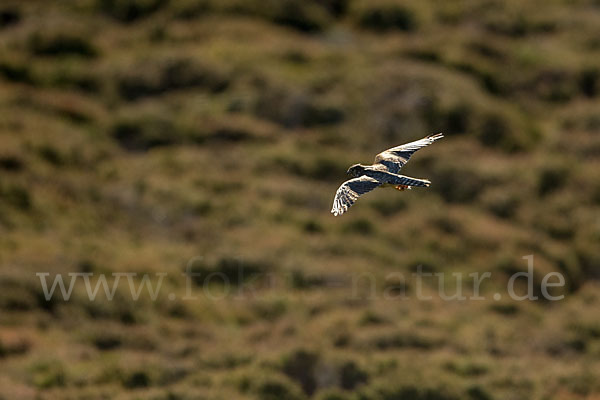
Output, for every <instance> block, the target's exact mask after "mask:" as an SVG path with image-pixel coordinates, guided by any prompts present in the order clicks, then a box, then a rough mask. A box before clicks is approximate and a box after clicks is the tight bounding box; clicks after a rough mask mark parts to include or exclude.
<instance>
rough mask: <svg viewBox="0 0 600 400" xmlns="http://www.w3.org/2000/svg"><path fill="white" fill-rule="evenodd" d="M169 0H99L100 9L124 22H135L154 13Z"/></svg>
mask: <svg viewBox="0 0 600 400" xmlns="http://www.w3.org/2000/svg"><path fill="white" fill-rule="evenodd" d="M168 1H169V0H98V7H99V8H100V10H102V11H103V12H105V13H106V14H108V15H110V16H111V17H113V18H115V19H117V20H119V21H122V22H133V21H136V20H138V19H140V18H143V17H146V16H148V15H151V14H153V13H154V12H156V11H158V10H159V9H160V8H162V7H163V6H164V5H165V4H167V3H168Z"/></svg>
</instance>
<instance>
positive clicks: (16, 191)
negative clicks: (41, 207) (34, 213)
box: [0, 183, 33, 211]
mask: <svg viewBox="0 0 600 400" xmlns="http://www.w3.org/2000/svg"><path fill="white" fill-rule="evenodd" d="M0 200H1V201H4V202H5V203H7V204H9V205H11V206H13V207H15V208H17V209H19V210H22V211H29V210H31V209H32V208H33V200H32V199H31V195H30V194H29V190H27V188H25V187H23V186H21V185H18V184H8V185H2V184H1V183H0Z"/></svg>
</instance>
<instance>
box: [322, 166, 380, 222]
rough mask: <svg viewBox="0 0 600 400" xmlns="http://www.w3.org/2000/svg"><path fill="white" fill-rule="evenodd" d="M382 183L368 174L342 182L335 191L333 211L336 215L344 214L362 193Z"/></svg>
mask: <svg viewBox="0 0 600 400" xmlns="http://www.w3.org/2000/svg"><path fill="white" fill-rule="evenodd" d="M380 185H381V182H379V181H378V180H376V179H373V178H370V177H368V176H361V177H359V178H354V179H350V180H348V181H346V182H344V183H342V185H341V186H340V187H339V189H338V190H337V192H336V193H335V198H334V199H333V208H332V209H331V213H332V214H333V215H335V216H336V217H337V216H338V215H342V214H343V213H344V212H346V211H348V208H350V207H351V206H352V204H354V202H355V201H356V200H358V198H359V197H360V196H361V195H362V194H365V193H367V192H370V191H371V190H373V189H375V188H376V187H377V186H380Z"/></svg>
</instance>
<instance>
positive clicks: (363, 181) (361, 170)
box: [331, 133, 444, 216]
mask: <svg viewBox="0 0 600 400" xmlns="http://www.w3.org/2000/svg"><path fill="white" fill-rule="evenodd" d="M443 137H444V135H443V134H442V133H438V134H436V135H430V136H427V137H425V138H423V139H420V140H416V141H414V142H410V143H406V144H403V145H400V146H396V147H392V148H391V149H388V150H386V151H384V152H381V153H379V154H377V155H376V156H375V162H374V163H373V165H361V164H354V165H353V166H351V167H350V168H348V171H347V172H346V173H347V174H348V175H352V176H354V178H353V179H350V180H347V181H346V182H344V183H342V185H341V186H340V187H339V189H338V190H337V192H336V193H335V198H334V200H333V208H332V209H331V213H332V214H333V215H335V216H338V215H342V214H343V213H345V212H346V211H348V208H350V207H351V206H352V204H354V202H355V201H356V200H358V198H359V197H360V195H362V194H365V193H367V192H370V191H371V190H373V189H375V188H377V187H394V188H395V189H397V190H400V191H403V190H406V189H410V188H412V187H413V186H424V187H428V186H429V185H430V184H431V182H429V181H428V180H427V179H417V178H411V177H409V176H404V175H399V174H398V172H399V171H400V168H402V167H403V166H404V164H406V163H407V162H408V160H409V159H410V156H412V155H413V153H414V152H415V151H417V150H419V149H420V148H423V147H425V146H428V145H430V144H431V143H433V142H435V141H436V140H438V139H441V138H443Z"/></svg>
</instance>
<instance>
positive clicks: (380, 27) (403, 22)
mask: <svg viewBox="0 0 600 400" xmlns="http://www.w3.org/2000/svg"><path fill="white" fill-rule="evenodd" d="M354 18H355V20H356V22H357V24H358V25H359V26H360V27H362V28H366V29H371V30H374V31H381V32H383V31H389V30H399V31H406V32H411V31H414V30H416V29H417V26H418V21H417V17H416V15H415V13H414V11H412V10H411V9H409V8H407V7H406V6H404V5H401V4H398V3H395V2H388V1H384V2H381V1H379V2H367V1H363V2H361V3H359V4H358V6H357V7H356V8H355V9H354Z"/></svg>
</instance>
